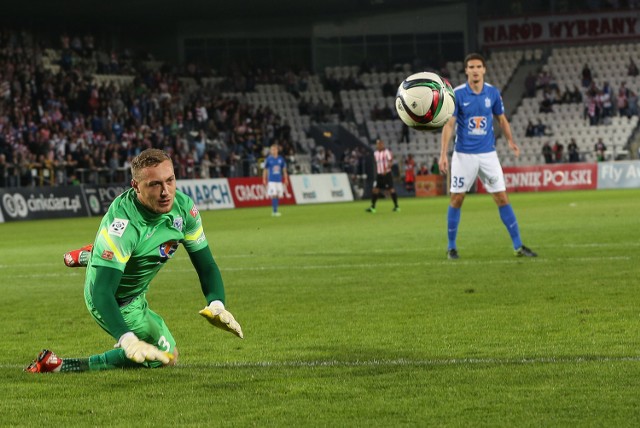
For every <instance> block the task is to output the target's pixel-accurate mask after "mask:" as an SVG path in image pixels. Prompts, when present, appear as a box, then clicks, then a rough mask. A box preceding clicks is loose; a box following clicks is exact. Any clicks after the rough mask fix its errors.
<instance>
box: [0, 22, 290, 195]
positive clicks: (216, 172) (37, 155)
mask: <svg viewBox="0 0 640 428" xmlns="http://www.w3.org/2000/svg"><path fill="white" fill-rule="evenodd" d="M59 44H60V46H59V49H58V50H57V52H59V53H60V55H59V59H57V61H56V64H55V66H56V67H59V68H55V69H53V68H49V67H45V62H44V61H43V58H44V57H45V56H46V52H45V49H44V48H43V46H42V45H41V43H39V42H38V41H36V40H35V39H34V37H33V36H32V35H31V34H29V33H27V32H19V31H10V30H6V29H5V30H2V32H1V33H0V165H1V166H0V173H2V177H0V179H1V180H2V182H0V186H18V185H23V186H25V185H34V184H71V183H77V182H78V181H83V182H96V181H98V180H103V181H104V180H107V181H112V180H124V178H125V177H124V175H125V174H126V173H127V170H128V167H129V162H130V160H131V159H132V158H133V157H134V156H136V155H137V154H138V153H139V152H140V151H142V150H143V149H145V148H148V147H155V148H160V149H163V150H165V151H167V152H168V153H170V154H171V156H172V158H173V160H174V164H175V166H176V175H177V176H178V178H198V177H215V176H248V175H255V174H256V173H257V169H258V163H259V160H260V159H261V158H262V157H263V156H264V154H265V150H266V149H265V148H267V147H268V146H270V145H271V144H273V143H278V144H279V145H280V146H281V147H282V153H283V154H284V155H285V156H286V157H287V158H288V159H289V160H290V161H293V160H294V159H295V153H296V151H297V150H298V147H297V144H296V141H293V139H292V137H291V126H290V125H289V124H288V123H287V122H286V121H285V120H283V119H282V118H281V117H280V116H279V115H277V114H276V113H275V112H274V111H273V110H272V109H271V108H269V107H265V106H254V105H248V104H245V103H243V102H241V101H239V100H238V98H236V97H224V96H222V95H221V94H222V93H223V92H225V91H229V89H230V88H231V89H233V90H238V91H247V90H250V89H251V86H252V85H255V83H264V82H269V83H273V82H276V83H279V82H280V80H279V79H288V80H286V81H284V82H283V83H288V84H289V86H288V87H289V88H291V89H292V90H293V88H294V86H295V88H298V89H299V88H300V86H299V84H300V79H298V78H297V77H296V78H295V79H292V78H291V76H288V75H287V74H286V73H284V74H283V73H279V72H277V71H274V70H271V71H269V72H261V71H260V70H258V71H256V72H254V73H240V72H235V73H230V74H229V77H228V78H226V79H221V80H220V81H219V83H218V84H217V85H211V84H201V85H198V87H197V90H193V88H190V87H189V86H188V85H187V84H186V83H185V81H184V79H181V77H183V76H188V77H193V78H195V79H201V78H202V77H206V75H205V74H204V73H202V71H201V70H199V69H197V68H196V67H194V66H189V67H187V68H185V69H184V70H176V69H173V68H167V67H163V68H159V69H150V68H146V67H145V66H144V64H143V63H142V62H136V61H135V60H133V59H132V58H131V56H130V54H129V53H127V52H126V51H125V52H124V53H123V55H120V56H119V55H117V54H116V53H115V52H112V53H111V55H109V56H108V58H109V59H108V60H107V59H106V58H107V57H105V56H104V55H103V54H104V52H101V51H100V50H98V49H96V48H95V47H94V45H93V39H92V37H90V36H86V37H84V38H80V37H75V36H74V37H68V36H67V35H62V37H61V38H60V41H59ZM99 72H108V73H110V74H118V73H120V74H127V75H132V76H135V77H134V78H133V81H132V82H131V84H121V83H115V82H114V81H108V82H98V81H97V80H96V79H95V78H94V73H99Z"/></svg>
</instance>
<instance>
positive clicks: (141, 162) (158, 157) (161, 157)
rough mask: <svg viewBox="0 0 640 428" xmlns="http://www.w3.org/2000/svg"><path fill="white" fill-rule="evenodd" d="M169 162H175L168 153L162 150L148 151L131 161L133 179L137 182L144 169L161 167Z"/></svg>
mask: <svg viewBox="0 0 640 428" xmlns="http://www.w3.org/2000/svg"><path fill="white" fill-rule="evenodd" d="M167 160H168V161H170V162H173V161H172V160H171V157H170V156H169V155H168V154H167V153H166V152H164V151H162V150H160V149H146V150H144V151H143V152H142V153H140V154H139V155H138V156H136V157H135V158H133V160H132V161H131V177H133V179H134V180H136V181H137V180H139V178H140V172H141V171H142V170H143V169H145V168H148V167H150V166H156V165H160V164H161V163H162V162H164V161H167Z"/></svg>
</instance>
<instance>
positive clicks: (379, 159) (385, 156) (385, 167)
mask: <svg viewBox="0 0 640 428" xmlns="http://www.w3.org/2000/svg"><path fill="white" fill-rule="evenodd" d="M373 156H374V157H375V158H376V172H377V173H378V174H386V173H388V172H390V171H391V164H392V162H393V155H392V154H391V151H390V150H389V149H384V150H376V151H375V152H373Z"/></svg>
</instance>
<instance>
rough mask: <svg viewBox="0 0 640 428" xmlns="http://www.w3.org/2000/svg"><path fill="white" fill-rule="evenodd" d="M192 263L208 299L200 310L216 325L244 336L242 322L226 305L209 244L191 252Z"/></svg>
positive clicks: (217, 269) (222, 284)
mask: <svg viewBox="0 0 640 428" xmlns="http://www.w3.org/2000/svg"><path fill="white" fill-rule="evenodd" d="M189 258H190V259H191V263H192V264H193V267H194V268H195V270H196V273H197V274H198V278H199V279H200V287H201V288H202V294H204V296H205V298H206V299H207V306H206V307H205V308H204V309H203V310H201V311H200V315H202V316H203V317H205V318H206V319H207V321H209V322H210V323H211V324H212V325H214V326H215V327H218V328H221V329H223V330H225V331H229V332H231V333H233V334H235V335H236V336H238V337H239V338H241V339H242V338H244V334H243V333H242V328H241V327H240V324H238V322H237V321H236V320H235V318H234V317H233V315H231V313H230V312H229V311H227V310H226V309H225V307H224V299H225V294H224V283H223V281H222V274H221V273H220V269H219V268H218V264H217V263H216V262H215V260H214V259H213V255H212V254H211V250H210V249H209V246H208V245H207V246H206V247H204V248H202V249H200V250H197V251H194V252H190V253H189Z"/></svg>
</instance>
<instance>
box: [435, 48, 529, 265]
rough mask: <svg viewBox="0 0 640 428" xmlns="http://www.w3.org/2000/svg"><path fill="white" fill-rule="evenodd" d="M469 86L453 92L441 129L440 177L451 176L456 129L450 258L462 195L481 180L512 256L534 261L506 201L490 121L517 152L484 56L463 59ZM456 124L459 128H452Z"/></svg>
mask: <svg viewBox="0 0 640 428" xmlns="http://www.w3.org/2000/svg"><path fill="white" fill-rule="evenodd" d="M464 70H465V73H466V75H467V83H465V84H462V85H460V86H458V87H457V88H455V95H456V106H455V110H454V112H453V116H452V117H451V119H449V121H448V122H447V124H446V125H445V126H444V128H443V129H442V138H441V141H442V147H441V150H440V160H439V166H440V171H441V173H443V174H447V173H448V171H449V161H448V158H447V153H448V150H447V148H448V145H449V140H450V139H451V136H452V135H453V133H454V129H455V130H456V139H455V143H454V144H455V145H454V152H453V157H452V159H451V173H450V177H451V189H450V190H451V201H450V204H449V211H448V214H447V223H448V237H449V246H448V250H447V256H448V258H449V259H457V258H458V250H457V246H456V237H457V234H458V225H459V223H460V209H461V208H462V203H463V202H464V197H465V195H466V193H467V192H468V191H469V190H470V189H471V186H472V185H473V183H474V182H475V180H476V178H477V177H478V176H479V177H480V179H481V180H482V183H483V184H484V186H485V188H486V189H487V192H489V193H490V194H491V196H493V200H494V201H495V202H496V204H497V205H498V211H499V213H500V218H501V219H502V222H503V223H504V225H505V226H506V228H507V230H508V231H509V235H510V236H511V241H512V242H513V248H514V251H515V255H516V256H520V257H522V256H524V257H536V256H537V254H536V253H534V252H533V251H531V249H529V248H527V247H525V246H524V245H523V244H522V240H521V239H520V230H519V229H518V221H517V220H516V215H515V213H514V212H513V209H512V208H511V204H510V203H509V198H508V197H507V191H506V186H505V182H504V175H503V173H502V167H501V166H500V161H499V160H498V154H497V153H496V146H495V142H496V141H495V140H496V139H495V135H494V133H493V116H494V115H495V116H496V117H497V118H498V124H499V125H500V128H501V129H502V133H503V134H504V136H505V138H506V139H507V143H508V144H509V148H511V150H513V152H514V153H515V155H516V156H519V155H520V148H519V147H518V146H517V145H516V143H515V142H514V141H513V135H512V133H511V126H510V125H509V121H508V120H507V117H506V116H505V114H504V105H503V104H502V97H501V96H500V92H499V91H498V89H497V88H495V87H494V86H492V85H490V84H488V83H485V81H484V75H485V72H486V67H485V60H484V57H482V55H480V54H476V53H472V54H469V55H467V57H466V58H465V60H464ZM456 124H457V125H458V126H457V128H456Z"/></svg>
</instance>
